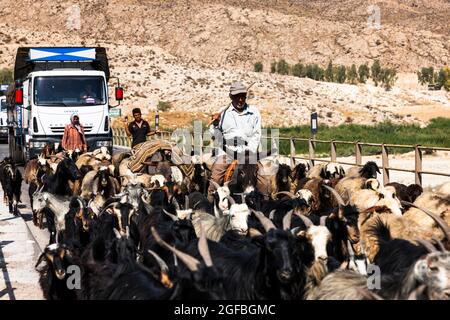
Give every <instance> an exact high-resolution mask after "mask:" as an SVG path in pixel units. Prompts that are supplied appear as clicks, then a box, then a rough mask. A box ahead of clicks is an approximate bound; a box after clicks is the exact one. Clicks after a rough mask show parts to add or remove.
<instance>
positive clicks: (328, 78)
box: [324, 61, 334, 82]
mask: <svg viewBox="0 0 450 320" xmlns="http://www.w3.org/2000/svg"><path fill="white" fill-rule="evenodd" d="M324 77H325V81H328V82H333V81H334V74H333V62H331V61H330V62H328V66H327V68H326V69H325V75H324Z"/></svg>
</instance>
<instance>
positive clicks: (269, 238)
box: [188, 213, 314, 300]
mask: <svg viewBox="0 0 450 320" xmlns="http://www.w3.org/2000/svg"><path fill="white" fill-rule="evenodd" d="M255 214H257V217H258V219H260V220H261V223H262V224H263V226H264V228H265V230H266V234H265V235H263V236H257V237H254V238H252V241H253V243H254V244H255V247H254V248H249V249H248V250H239V251H235V250H230V249H229V248H227V247H225V246H224V245H222V244H220V243H216V242H212V241H211V242H208V244H209V248H210V251H211V255H212V259H213V261H214V262H215V264H216V265H217V266H218V267H219V268H220V271H221V272H222V273H223V274H225V275H227V279H226V281H224V287H225V291H226V295H227V298H228V299H238V300H247V299H250V300H254V299H300V298H302V297H303V294H304V286H305V282H306V272H307V268H308V267H309V266H310V265H311V264H312V262H313V260H314V253H313V249H312V247H311V245H310V244H309V242H308V241H307V240H306V239H305V238H303V237H294V236H293V235H292V234H291V233H290V231H284V230H279V229H276V228H275V226H274V225H273V223H272V222H271V221H270V220H269V219H267V218H265V217H264V215H263V214H262V213H255ZM289 224H290V223H289ZM285 229H286V230H287V229H289V226H287V225H286V226H285ZM188 252H189V253H190V254H193V255H194V256H195V255H196V252H195V248H194V247H193V246H192V244H191V246H190V247H189V248H188Z"/></svg>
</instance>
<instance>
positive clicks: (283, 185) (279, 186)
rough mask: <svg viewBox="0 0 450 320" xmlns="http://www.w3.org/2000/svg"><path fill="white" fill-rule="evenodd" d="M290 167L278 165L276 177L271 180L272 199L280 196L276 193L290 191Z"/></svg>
mask: <svg viewBox="0 0 450 320" xmlns="http://www.w3.org/2000/svg"><path fill="white" fill-rule="evenodd" d="M291 173H292V170H291V167H290V166H288V165H287V164H280V165H279V166H278V171H277V173H276V175H275V176H274V177H273V178H272V180H271V190H272V198H273V199H276V198H278V197H279V196H280V195H277V192H280V191H288V192H290V191H291Z"/></svg>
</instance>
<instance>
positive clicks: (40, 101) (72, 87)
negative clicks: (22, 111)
mask: <svg viewBox="0 0 450 320" xmlns="http://www.w3.org/2000/svg"><path fill="white" fill-rule="evenodd" d="M34 103H35V104H36V105H38V106H74V105H76V106H88V105H94V104H105V103H106V94H105V81H104V78H102V77H96V76H54V77H36V78H35V79H34Z"/></svg>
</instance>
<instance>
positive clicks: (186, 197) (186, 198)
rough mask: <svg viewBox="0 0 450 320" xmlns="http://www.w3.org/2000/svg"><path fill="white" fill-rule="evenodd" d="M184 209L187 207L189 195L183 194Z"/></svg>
mask: <svg viewBox="0 0 450 320" xmlns="http://www.w3.org/2000/svg"><path fill="white" fill-rule="evenodd" d="M184 209H186V210H187V209H189V196H188V195H185V196H184Z"/></svg>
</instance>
